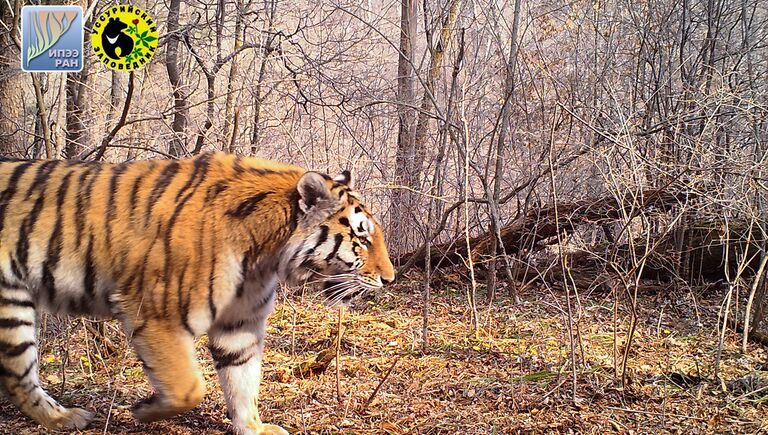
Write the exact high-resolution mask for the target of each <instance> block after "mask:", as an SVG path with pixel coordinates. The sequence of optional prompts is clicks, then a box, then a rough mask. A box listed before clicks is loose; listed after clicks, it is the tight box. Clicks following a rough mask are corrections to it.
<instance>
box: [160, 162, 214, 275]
mask: <svg viewBox="0 0 768 435" xmlns="http://www.w3.org/2000/svg"><path fill="white" fill-rule="evenodd" d="M209 158H210V155H208V154H206V155H203V156H202V157H200V158H198V159H195V162H194V165H195V169H194V170H193V171H192V175H191V176H190V177H189V180H187V183H186V184H185V185H184V187H182V188H181V190H179V194H178V195H176V201H177V204H176V208H175V209H174V210H173V214H172V215H171V218H170V219H169V221H168V227H167V228H166V229H165V237H164V239H163V245H164V247H165V280H166V285H167V284H168V283H169V281H168V280H169V279H170V271H171V270H170V267H171V265H170V260H171V254H172V253H171V238H172V236H173V230H174V228H175V226H176V221H177V220H178V218H179V215H180V214H181V212H182V210H184V206H185V205H186V204H187V202H188V201H189V200H190V199H191V198H192V196H194V194H195V193H196V192H197V189H198V188H199V187H200V185H201V184H202V183H203V181H205V176H206V175H207V173H208V164H209ZM189 189H191V190H189ZM187 190H189V192H188V193H187V194H186V195H185V196H184V198H182V199H181V201H179V198H181V195H182V193H185V192H187Z"/></svg>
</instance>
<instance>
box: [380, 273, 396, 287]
mask: <svg viewBox="0 0 768 435" xmlns="http://www.w3.org/2000/svg"><path fill="white" fill-rule="evenodd" d="M379 278H381V282H383V283H384V284H385V285H386V284H391V283H392V281H394V280H395V276H394V275H392V279H387V278H384V277H383V276H382V277H379Z"/></svg>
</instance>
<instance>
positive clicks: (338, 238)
mask: <svg viewBox="0 0 768 435" xmlns="http://www.w3.org/2000/svg"><path fill="white" fill-rule="evenodd" d="M343 241H344V235H343V234H336V236H335V237H334V242H333V250H332V251H331V253H330V254H328V256H326V257H325V261H330V259H331V258H333V257H335V256H336V253H337V252H339V248H340V247H341V242H343Z"/></svg>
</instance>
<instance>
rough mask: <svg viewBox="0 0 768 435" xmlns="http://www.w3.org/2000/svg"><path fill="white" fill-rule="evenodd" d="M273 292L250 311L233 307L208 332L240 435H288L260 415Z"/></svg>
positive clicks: (221, 381)
mask: <svg viewBox="0 0 768 435" xmlns="http://www.w3.org/2000/svg"><path fill="white" fill-rule="evenodd" d="M274 298H275V295H274V293H273V294H272V295H271V296H269V297H268V299H267V300H265V301H263V302H262V303H261V304H259V305H258V306H255V307H252V309H251V310H247V311H246V310H240V309H238V310H233V311H235V312H234V313H229V314H228V315H225V316H222V318H221V319H218V320H217V322H216V324H215V325H214V326H213V327H212V328H211V330H210V331H208V348H209V349H210V351H211V355H212V356H213V360H214V362H215V363H216V371H217V373H218V375H219V383H220V384H221V389H222V391H223V393H224V399H225V400H226V402H227V411H228V412H229V417H230V418H231V419H232V425H233V426H234V431H235V433H236V434H237V435H288V432H287V431H286V430H285V429H283V428H281V427H280V426H275V425H272V424H264V423H262V421H261V419H260V418H259V410H258V402H259V384H260V383H261V361H262V354H263V350H264V336H265V333H266V329H267V316H268V315H269V313H270V312H271V311H272V307H273V306H274Z"/></svg>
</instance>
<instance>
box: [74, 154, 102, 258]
mask: <svg viewBox="0 0 768 435" xmlns="http://www.w3.org/2000/svg"><path fill="white" fill-rule="evenodd" d="M102 169H103V166H102V165H98V166H91V167H89V168H88V169H86V171H85V172H83V173H82V174H81V175H80V178H78V181H79V182H80V185H79V186H78V188H77V200H76V201H75V249H80V245H81V244H82V240H83V231H85V213H86V211H89V210H88V209H89V208H90V207H91V192H92V191H93V185H94V184H95V183H96V179H97V178H99V174H100V173H101V170H102ZM89 175H90V178H88V176H89ZM86 178H88V179H87V181H86Z"/></svg>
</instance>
